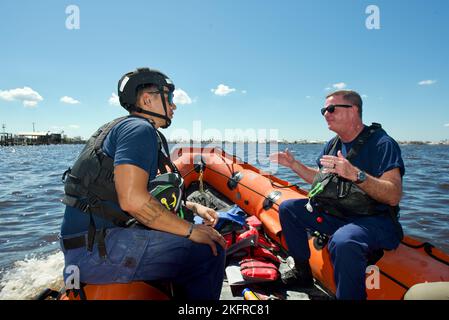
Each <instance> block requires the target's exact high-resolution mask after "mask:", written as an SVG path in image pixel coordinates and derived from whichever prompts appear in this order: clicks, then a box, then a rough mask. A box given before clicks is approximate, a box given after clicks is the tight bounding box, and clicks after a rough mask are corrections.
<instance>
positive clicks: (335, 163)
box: [320, 150, 358, 181]
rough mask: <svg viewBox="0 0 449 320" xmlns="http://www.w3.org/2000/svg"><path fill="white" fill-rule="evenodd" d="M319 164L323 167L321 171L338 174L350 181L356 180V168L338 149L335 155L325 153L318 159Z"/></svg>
mask: <svg viewBox="0 0 449 320" xmlns="http://www.w3.org/2000/svg"><path fill="white" fill-rule="evenodd" d="M320 163H321V165H322V166H323V167H324V169H323V173H336V174H337V175H338V176H340V177H342V178H345V179H348V180H350V181H357V172H358V169H357V168H356V167H354V166H353V165H352V164H351V163H350V162H349V161H348V160H347V159H346V158H345V157H343V154H342V153H341V151H340V150H338V152H337V156H336V157H335V156H329V155H325V156H323V157H322V158H321V159H320Z"/></svg>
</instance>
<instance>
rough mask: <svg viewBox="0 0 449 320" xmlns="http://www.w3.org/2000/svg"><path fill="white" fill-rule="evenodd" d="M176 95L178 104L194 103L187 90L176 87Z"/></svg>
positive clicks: (174, 99)
mask: <svg viewBox="0 0 449 320" xmlns="http://www.w3.org/2000/svg"><path fill="white" fill-rule="evenodd" d="M173 94H174V97H173V101H174V102H175V103H176V104H181V105H182V104H192V102H193V101H192V99H190V97H189V95H188V94H187V92H185V91H184V90H182V89H176V90H175V91H174V92H173Z"/></svg>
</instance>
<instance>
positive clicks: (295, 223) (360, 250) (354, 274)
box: [279, 199, 400, 300]
mask: <svg viewBox="0 0 449 320" xmlns="http://www.w3.org/2000/svg"><path fill="white" fill-rule="evenodd" d="M306 203H307V199H298V200H287V201H284V202H283V203H282V204H281V205H280V208H279V217H280V222H281V226H282V232H283V235H284V237H285V240H286V243H287V245H288V248H289V252H290V254H291V256H292V257H293V258H294V259H295V261H306V260H308V259H309V258H310V248H309V244H308V234H307V230H313V231H318V232H320V233H323V234H326V235H329V236H330V235H332V237H331V238H330V240H329V243H328V249H329V253H330V256H331V260H332V263H333V266H334V278H335V283H336V285H337V292H336V297H337V299H354V300H356V299H357V300H362V299H366V288H365V278H366V274H365V272H366V268H367V255H368V254H369V253H370V252H371V251H374V250H379V249H387V250H392V249H395V248H397V246H398V245H399V242H400V239H399V235H398V233H397V231H396V226H395V224H394V222H393V220H392V219H391V218H390V217H388V216H371V217H355V218H350V219H347V220H342V219H339V218H336V217H334V216H330V215H327V214H321V213H318V212H316V210H314V211H313V212H312V213H310V212H308V211H307V210H306V208H305V205H306ZM318 217H321V218H322V221H321V222H318V221H317V218H318Z"/></svg>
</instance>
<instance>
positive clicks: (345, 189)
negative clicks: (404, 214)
mask: <svg viewBox="0 0 449 320" xmlns="http://www.w3.org/2000/svg"><path fill="white" fill-rule="evenodd" d="M379 130H383V129H382V126H381V125H380V124H378V123H373V124H372V125H371V126H369V127H366V128H365V129H364V130H363V131H362V133H361V134H360V135H359V136H358V137H357V139H356V141H355V142H354V144H353V146H352V148H351V150H350V151H349V153H348V154H347V156H346V159H347V160H349V161H350V162H351V160H353V159H354V158H355V157H356V156H357V155H358V154H359V152H360V150H361V149H362V148H363V146H364V145H365V144H366V142H367V141H368V140H369V139H370V138H371V136H372V135H374V134H375V133H376V132H377V131H379ZM340 144H341V140H340V137H338V136H336V137H334V138H333V140H331V142H330V145H331V148H330V150H329V152H328V153H327V154H330V155H336V151H337V147H338V146H339V145H340ZM309 199H310V203H311V204H312V205H314V206H315V207H317V208H318V209H319V210H321V211H324V212H325V213H327V214H330V215H333V216H336V217H339V218H343V219H344V218H347V217H351V216H374V215H385V214H390V215H391V216H392V217H394V218H395V220H396V221H397V215H398V212H399V207H398V206H396V207H392V206H388V208H387V210H382V209H379V207H380V208H382V207H384V208H385V206H386V205H385V204H382V203H380V202H378V201H376V200H374V199H373V198H371V197H370V196H369V195H368V194H367V193H366V192H365V191H363V190H362V189H360V188H359V187H358V186H357V184H355V183H353V182H352V181H349V180H347V179H344V178H342V177H339V176H338V175H337V174H335V173H323V169H320V172H319V173H318V174H317V175H316V176H315V178H314V181H313V183H312V188H311V190H310V192H309Z"/></svg>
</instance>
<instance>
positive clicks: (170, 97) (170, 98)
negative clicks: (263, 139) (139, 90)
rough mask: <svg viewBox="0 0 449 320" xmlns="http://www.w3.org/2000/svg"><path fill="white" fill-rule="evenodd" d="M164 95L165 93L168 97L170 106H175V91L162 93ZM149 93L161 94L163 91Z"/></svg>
mask: <svg viewBox="0 0 449 320" xmlns="http://www.w3.org/2000/svg"><path fill="white" fill-rule="evenodd" d="M162 92H163V93H165V95H166V97H167V101H168V104H169V105H173V98H174V96H175V95H174V93H173V91H162ZM148 93H153V94H156V93H161V91H148Z"/></svg>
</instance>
